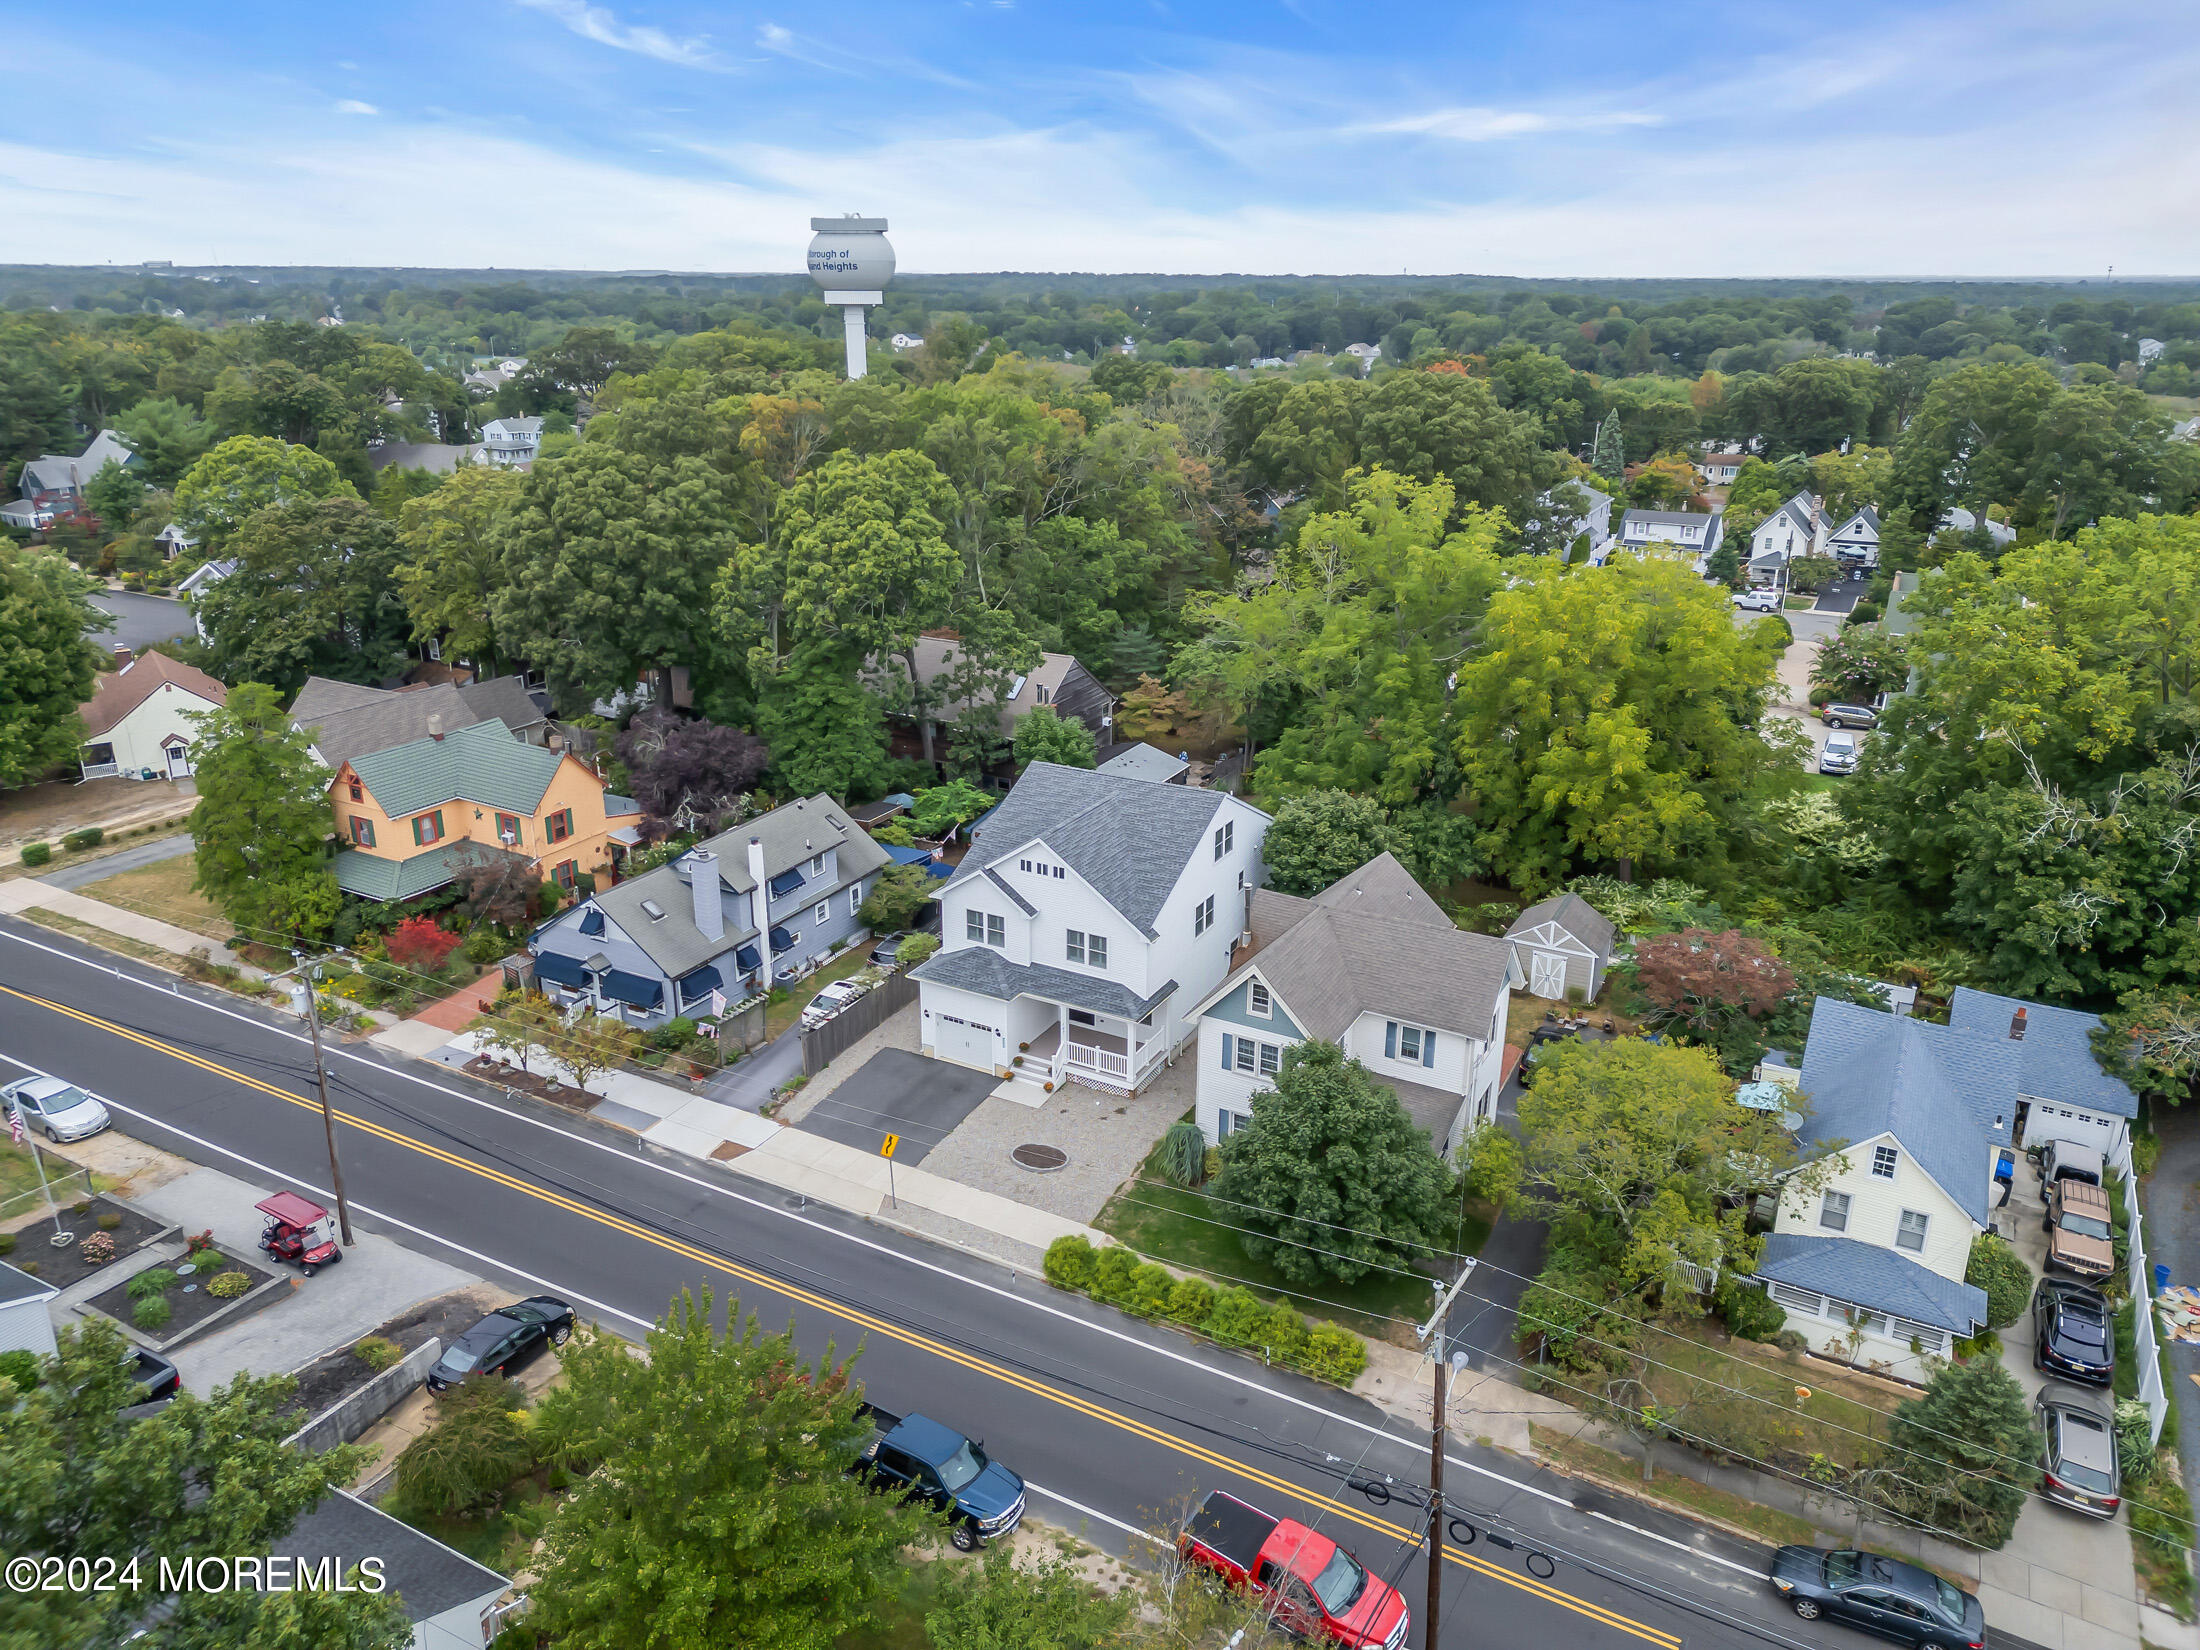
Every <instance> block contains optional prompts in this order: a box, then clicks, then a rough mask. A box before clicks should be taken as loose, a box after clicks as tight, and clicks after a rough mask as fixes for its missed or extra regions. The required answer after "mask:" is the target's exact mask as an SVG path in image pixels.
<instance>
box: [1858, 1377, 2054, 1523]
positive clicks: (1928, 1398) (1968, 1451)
mask: <svg viewBox="0 0 2200 1650" xmlns="http://www.w3.org/2000/svg"><path fill="white" fill-rule="evenodd" d="M1887 1442H1888V1445H1889V1446H1890V1447H1889V1452H1888V1457H1887V1460H1886V1462H1885V1466H1884V1469H1883V1471H1882V1473H1881V1474H1880V1475H1879V1476H1878V1478H1877V1479H1876V1480H1875V1483H1876V1485H1877V1488H1876V1489H1875V1491H1874V1493H1875V1495H1876V1496H1877V1497H1878V1498H1879V1499H1880V1500H1881V1501H1883V1502H1884V1503H1885V1504H1886V1505H1888V1506H1891V1507H1893V1508H1894V1509H1895V1510H1897V1511H1899V1512H1903V1513H1907V1514H1908V1515H1909V1516H1911V1517H1913V1518H1917V1519H1921V1520H1922V1521H1923V1522H1925V1523H1926V1524H1929V1525H1931V1526H1933V1527H1935V1528H1937V1529H1942V1530H1946V1531H1949V1532H1951V1533H1953V1534H1955V1535H1957V1536H1960V1537H1962V1538H1963V1539H1964V1540H1966V1541H1973V1542H1976V1543H1977V1544H1978V1545H1980V1546H1982V1547H1988V1548H1997V1547H2000V1546H2002V1545H2003V1544H2004V1543H2006V1542H2007V1541H2008V1539H2009V1537H2010V1534H2011V1533H2012V1532H2013V1531H2014V1530H2015V1529H2016V1527H2017V1515H2018V1514H2019V1513H2021V1512H2023V1511H2024V1503H2025V1499H2026V1497H2027V1495H2028V1494H2029V1492H2030V1490H2031V1487H2032V1481H2033V1479H2034V1477H2035V1476H2036V1475H2037V1473H2038V1471H2039V1469H2038V1468H2037V1467H2036V1466H2033V1465H2031V1463H2032V1462H2034V1461H2036V1460H2037V1459H2038V1458H2039V1437H2038V1434H2037V1433H2036V1432H2034V1430H2033V1427H2032V1414H2031V1410H2030V1407H2029V1406H2028V1405H2027V1404H2026V1402H2025V1396H2024V1388H2022V1387H2021V1386H2019V1385H2018V1384H2017V1378H2016V1377H2015V1376H2014V1375H2012V1374H2010V1373H2009V1371H2008V1370H2006V1369H2004V1368H2003V1367H2002V1364H2001V1360H2000V1359H1999V1358H1966V1359H1964V1360H1963V1361H1961V1362H1960V1363H1952V1364H1948V1365H1945V1366H1944V1367H1943V1368H1942V1369H1941V1370H1940V1372H1939V1373H1938V1374H1936V1375H1935V1376H1934V1377H1933V1379H1932V1384H1931V1385H1929V1386H1928V1387H1926V1389H1925V1390H1924V1392H1923V1393H1922V1394H1920V1395H1919V1396H1918V1397H1915V1398H1908V1399H1905V1400H1904V1401H1903V1402H1902V1403H1901V1404H1899V1405H1897V1406H1896V1408H1895V1412H1894V1415H1893V1417H1892V1419H1890V1420H1889V1422H1888V1423H1887Z"/></svg>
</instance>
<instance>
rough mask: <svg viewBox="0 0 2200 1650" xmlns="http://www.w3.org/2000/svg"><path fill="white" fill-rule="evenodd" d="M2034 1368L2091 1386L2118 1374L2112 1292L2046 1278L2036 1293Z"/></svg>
mask: <svg viewBox="0 0 2200 1650" xmlns="http://www.w3.org/2000/svg"><path fill="white" fill-rule="evenodd" d="M2032 1367H2033V1368H2034V1369H2037V1370H2039V1371H2040V1372H2041V1373H2042V1374H2045V1375H2059V1376H2061V1377H2062V1378H2063V1379H2064V1380H2066V1381H2083V1382H2084V1383H2085V1384H2086V1385H2087V1386H2107V1385H2109V1384H2110V1383H2111V1382H2113V1381H2114V1380H2115V1379H2116V1342H2115V1340H2114V1338H2113V1337H2112V1335H2111V1334H2110V1331H2109V1317H2108V1297H2107V1296H2105V1295H2103V1294H2102V1293H2101V1292H2100V1291H2099V1290H2098V1289H2088V1288H2087V1287H2086V1286H2085V1285H2084V1284H2082V1283H2072V1282H2070V1281H2068V1280H2067V1279H2064V1278H2042V1279H2040V1286H2039V1288H2037V1289H2036V1290H2034V1291H2033V1292H2032Z"/></svg>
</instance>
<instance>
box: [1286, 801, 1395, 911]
mask: <svg viewBox="0 0 2200 1650" xmlns="http://www.w3.org/2000/svg"><path fill="white" fill-rule="evenodd" d="M1405 846H1406V844H1405V839H1404V837H1403V835H1401V834H1400V833H1399V831H1398V830H1397V829H1396V828H1395V827H1394V826H1392V825H1391V823H1390V821H1389V820H1388V819H1387V818H1386V817H1385V815H1384V813H1383V809H1382V807H1381V805H1380V804H1379V803H1377V802H1376V801H1375V799H1374V798H1373V797H1367V796H1354V795H1353V794H1352V793H1351V792H1349V791H1303V792H1301V793H1300V794H1298V795H1297V796H1293V797H1288V798H1286V799H1285V800H1284V801H1283V802H1282V803H1281V804H1280V805H1279V806H1278V807H1277V809H1276V814H1275V820H1274V823H1272V824H1271V825H1270V826H1269V827H1268V834H1267V835H1266V836H1264V837H1263V838H1262V839H1261V850H1260V852H1261V858H1262V859H1263V860H1265V861H1266V862H1267V865H1268V886H1269V887H1271V888H1274V889H1276V890H1277V891H1278V892H1279V893H1285V894H1297V895H1298V896H1299V897H1300V898H1302V899H1311V898H1312V897H1313V896H1314V895H1316V894H1318V893H1320V892H1321V891H1322V890H1323V889H1324V888H1327V887H1328V886H1329V885H1330V884H1331V883H1333V882H1335V881H1336V880H1337V879H1338V878H1339V877H1342V876H1346V875H1348V874H1350V873H1351V872H1353V871H1357V870H1358V869H1359V868H1360V867H1361V866H1363V865H1365V864H1366V863H1367V862H1368V861H1369V860H1371V859H1373V858H1374V857H1375V856H1376V855H1378V854H1385V853H1388V854H1397V855H1398V856H1399V857H1400V858H1403V857H1404V853H1405Z"/></svg>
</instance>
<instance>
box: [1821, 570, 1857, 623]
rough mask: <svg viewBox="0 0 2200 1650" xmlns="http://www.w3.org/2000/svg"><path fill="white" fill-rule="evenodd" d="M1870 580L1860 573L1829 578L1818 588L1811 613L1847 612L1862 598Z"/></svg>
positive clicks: (1852, 609)
mask: <svg viewBox="0 0 2200 1650" xmlns="http://www.w3.org/2000/svg"><path fill="white" fill-rule="evenodd" d="M1870 584H1871V580H1870V578H1869V577H1868V576H1866V575H1865V574H1862V573H1851V574H1849V575H1848V576H1847V577H1845V578H1839V579H1831V580H1828V581H1827V582H1826V583H1825V584H1823V585H1821V586H1820V587H1819V590H1818V602H1817V605H1816V606H1814V607H1813V608H1812V609H1811V611H1812V612H1813V613H1848V612H1852V611H1854V609H1855V607H1856V604H1857V603H1858V602H1860V601H1862V600H1863V599H1864V592H1865V590H1866V589H1867V588H1869V586H1870Z"/></svg>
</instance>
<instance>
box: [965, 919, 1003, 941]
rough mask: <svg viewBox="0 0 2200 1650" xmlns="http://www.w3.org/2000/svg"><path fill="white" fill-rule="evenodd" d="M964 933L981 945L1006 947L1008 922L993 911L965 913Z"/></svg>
mask: <svg viewBox="0 0 2200 1650" xmlns="http://www.w3.org/2000/svg"><path fill="white" fill-rule="evenodd" d="M963 933H964V934H965V935H966V936H967V937H968V938H970V939H972V940H974V941H976V942H977V943H978V944H979V945H1006V944H1007V943H1008V921H1007V919H1006V918H1004V917H1002V916H999V915H997V914H996V913H994V912H991V911H966V912H964V913H963Z"/></svg>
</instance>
